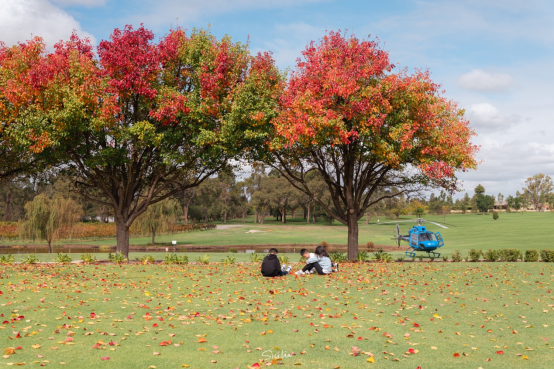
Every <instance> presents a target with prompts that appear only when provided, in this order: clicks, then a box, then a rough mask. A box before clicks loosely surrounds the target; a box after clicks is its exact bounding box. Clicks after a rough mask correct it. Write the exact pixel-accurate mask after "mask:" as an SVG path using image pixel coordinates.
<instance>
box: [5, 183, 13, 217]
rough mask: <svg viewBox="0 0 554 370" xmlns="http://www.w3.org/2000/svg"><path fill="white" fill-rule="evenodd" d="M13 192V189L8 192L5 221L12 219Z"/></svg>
mask: <svg viewBox="0 0 554 370" xmlns="http://www.w3.org/2000/svg"><path fill="white" fill-rule="evenodd" d="M11 205H12V192H11V189H10V190H8V192H7V193H6V215H5V217H4V220H5V221H11V220H12V207H11Z"/></svg>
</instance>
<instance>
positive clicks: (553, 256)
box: [541, 249, 554, 262]
mask: <svg viewBox="0 0 554 370" xmlns="http://www.w3.org/2000/svg"><path fill="white" fill-rule="evenodd" d="M541 260H542V261H543V262H554V250H551V249H543V250H542V251H541Z"/></svg>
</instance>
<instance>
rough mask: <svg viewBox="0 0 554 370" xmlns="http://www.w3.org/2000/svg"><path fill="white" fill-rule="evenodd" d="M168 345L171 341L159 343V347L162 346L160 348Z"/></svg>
mask: <svg viewBox="0 0 554 370" xmlns="http://www.w3.org/2000/svg"><path fill="white" fill-rule="evenodd" d="M170 344H171V340H166V341H163V342H160V346H162V347H165V346H169V345H170Z"/></svg>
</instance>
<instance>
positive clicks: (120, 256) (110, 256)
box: [108, 253, 127, 264]
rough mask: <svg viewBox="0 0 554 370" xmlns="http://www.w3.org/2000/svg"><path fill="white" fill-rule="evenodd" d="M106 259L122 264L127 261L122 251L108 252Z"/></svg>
mask: <svg viewBox="0 0 554 370" xmlns="http://www.w3.org/2000/svg"><path fill="white" fill-rule="evenodd" d="M108 260H109V261H110V262H113V263H118V264H122V263H125V262H127V258H125V255H124V254H123V253H116V254H113V253H108Z"/></svg>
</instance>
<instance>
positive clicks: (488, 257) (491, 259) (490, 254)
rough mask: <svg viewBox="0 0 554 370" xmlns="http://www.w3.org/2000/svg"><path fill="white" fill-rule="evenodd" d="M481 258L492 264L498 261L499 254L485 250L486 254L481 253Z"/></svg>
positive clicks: (492, 250)
mask: <svg viewBox="0 0 554 370" xmlns="http://www.w3.org/2000/svg"><path fill="white" fill-rule="evenodd" d="M483 257H484V258H485V259H486V260H487V261H489V262H494V261H496V260H498V258H499V257H500V253H499V252H498V251H496V250H494V249H487V251H486V252H483Z"/></svg>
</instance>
